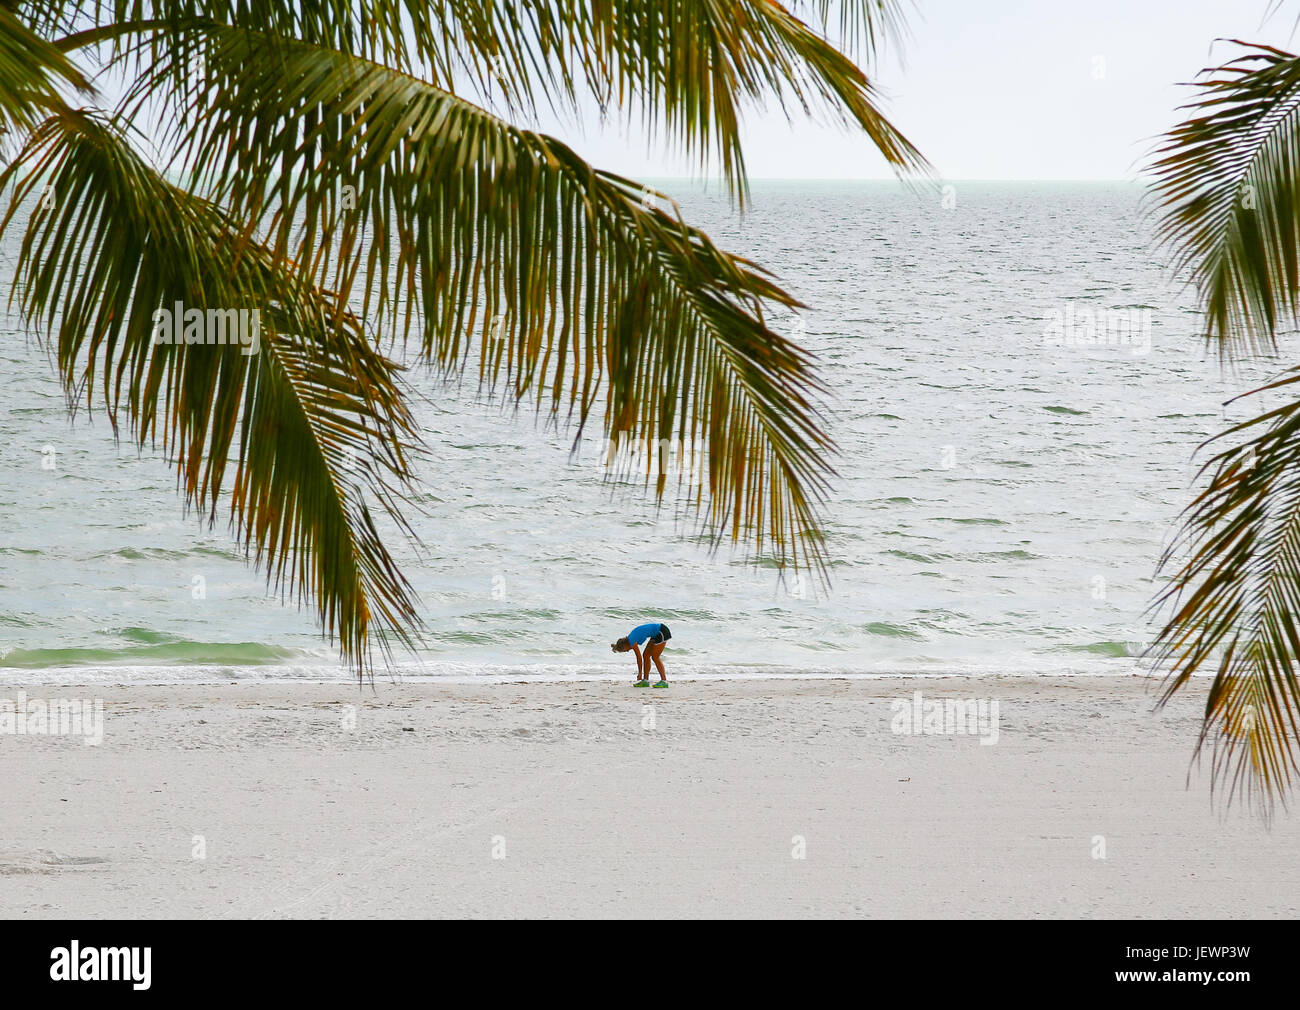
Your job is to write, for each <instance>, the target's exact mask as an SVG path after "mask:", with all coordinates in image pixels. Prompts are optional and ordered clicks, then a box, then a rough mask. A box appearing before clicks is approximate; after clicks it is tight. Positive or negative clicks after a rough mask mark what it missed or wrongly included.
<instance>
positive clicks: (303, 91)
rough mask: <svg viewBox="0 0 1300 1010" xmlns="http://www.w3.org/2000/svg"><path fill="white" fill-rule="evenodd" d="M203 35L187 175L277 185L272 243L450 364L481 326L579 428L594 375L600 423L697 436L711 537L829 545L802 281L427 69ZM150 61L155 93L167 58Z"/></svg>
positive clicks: (262, 197) (524, 378) (514, 377)
mask: <svg viewBox="0 0 1300 1010" xmlns="http://www.w3.org/2000/svg"><path fill="white" fill-rule="evenodd" d="M206 38H207V41H208V43H209V49H208V52H207V59H208V62H207V66H208V72H209V74H211V75H212V79H213V80H214V81H216V82H219V86H214V87H213V88H212V89H211V92H210V97H209V98H208V99H207V100H206V102H205V103H204V104H203V105H202V106H201V107H200V106H199V105H198V104H197V103H196V104H195V105H194V106H193V107H192V108H191V109H190V110H189V111H188V113H187V116H186V117H185V119H186V121H187V122H188V123H189V124H191V126H190V128H189V129H188V132H187V134H186V135H185V137H184V138H183V139H184V142H185V152H186V157H187V160H189V161H191V162H192V163H193V164H194V165H196V166H197V169H196V175H195V178H194V180H193V181H194V185H195V186H196V187H198V188H200V189H203V190H205V191H210V192H213V193H215V194H219V198H220V199H222V200H223V201H228V202H229V203H230V204H231V205H232V206H234V207H237V208H240V209H241V212H242V213H243V214H244V215H246V216H247V217H248V218H249V219H258V218H260V217H261V216H262V215H263V213H264V211H265V210H266V208H268V207H272V208H273V211H272V212H271V216H270V218H269V220H270V229H271V232H272V234H273V235H274V236H275V238H274V244H275V247H276V248H277V249H279V250H281V252H282V253H283V254H284V255H285V256H287V257H289V258H291V259H294V260H296V261H297V262H298V263H300V264H303V265H304V266H307V267H309V270H310V272H311V277H312V278H313V279H315V280H317V281H328V282H329V283H330V284H331V285H332V286H333V287H335V288H336V289H337V290H339V291H340V292H343V293H345V294H355V295H356V296H357V298H358V299H359V300H360V301H361V303H362V305H363V309H362V311H363V313H364V314H366V315H368V316H370V315H373V316H374V318H376V319H377V320H378V321H379V323H380V325H381V326H387V327H388V328H390V329H391V331H392V332H393V333H394V334H400V335H401V336H403V337H406V336H408V335H409V334H410V333H411V330H412V327H416V328H417V333H418V339H419V341H420V344H421V347H422V350H423V351H424V353H425V354H426V355H428V356H429V357H430V358H432V359H433V360H435V361H436V362H438V363H439V364H440V365H441V366H442V367H443V368H444V369H445V370H446V371H448V372H450V373H456V372H459V371H460V370H461V369H462V368H464V367H465V365H466V364H467V362H468V361H469V360H470V355H471V353H472V352H471V349H470V348H471V338H472V339H473V340H474V342H475V343H476V345H477V355H475V358H476V361H477V370H478V376H479V378H480V380H481V381H482V382H483V383H484V384H485V386H486V387H487V388H493V387H494V386H495V384H496V383H497V382H498V381H500V380H502V379H504V380H505V381H506V382H507V383H508V393H507V395H509V396H510V397H512V398H514V399H516V400H523V399H525V398H529V397H531V398H532V400H533V402H534V403H535V404H536V405H537V407H538V408H541V407H543V406H546V407H548V409H549V411H550V416H551V417H552V418H553V419H555V420H559V419H561V418H562V417H568V418H571V419H573V420H574V421H575V422H576V428H577V436H580V435H581V432H582V430H583V427H584V425H585V424H586V422H587V420H588V416H589V414H590V413H591V411H592V410H593V409H594V408H596V407H597V405H598V404H599V401H600V399H601V398H602V397H603V399H604V402H603V406H604V411H603V426H604V430H605V434H606V435H607V436H608V437H609V438H610V439H611V440H615V441H618V440H624V441H632V442H635V443H638V444H645V443H646V442H649V443H650V444H651V445H653V446H658V445H660V444H662V443H668V444H669V445H670V446H674V447H676V446H688V447H696V446H698V447H699V449H700V451H699V452H698V454H696V455H695V456H694V458H693V460H692V463H693V464H694V468H693V469H692V470H691V471H690V472H681V471H679V473H678V482H679V484H685V485H688V486H689V487H691V488H693V489H694V495H695V497H694V504H695V505H696V506H697V507H698V508H700V509H702V511H703V514H704V519H705V521H706V523H707V524H708V525H709V527H710V528H711V530H712V531H713V534H714V536H715V537H716V538H719V539H720V538H721V537H723V536H725V535H727V534H729V535H730V537H731V539H732V540H733V542H734V541H739V540H740V539H742V538H745V539H749V540H750V541H751V542H753V543H754V544H755V545H756V546H757V547H758V549H760V550H768V549H770V550H772V551H773V552H774V553H775V554H776V555H777V556H778V558H779V559H780V560H781V561H782V562H789V563H792V564H795V565H813V566H820V565H821V563H822V562H823V560H824V557H823V552H822V549H821V539H820V536H819V535H818V532H817V531H818V525H819V520H818V516H817V508H818V506H819V504H820V502H821V500H822V498H823V495H824V492H825V490H826V487H827V481H828V478H829V476H830V473H831V470H830V465H829V456H828V454H829V452H830V450H831V448H832V445H831V442H830V440H829V438H828V437H827V436H826V435H825V434H824V433H823V431H822V425H821V418H820V414H819V412H818V408H817V405H816V400H817V397H818V396H819V395H820V394H821V392H822V389H821V386H820V385H819V383H818V382H817V380H816V379H815V378H814V376H813V374H812V358H811V357H810V356H809V355H808V354H807V353H806V352H803V351H801V350H800V349H799V348H798V347H797V346H796V345H794V344H792V343H791V342H790V341H788V340H787V339H785V338H784V337H782V336H781V335H780V334H778V333H776V332H774V331H773V330H772V329H771V328H770V327H768V326H767V324H766V323H765V321H764V312H763V305H764V303H775V304H778V305H783V306H785V307H787V308H793V307H795V306H797V305H798V304H799V303H798V302H797V301H796V300H795V299H794V298H793V297H791V296H790V295H788V294H787V293H785V292H784V291H782V290H781V289H780V288H778V287H777V286H776V285H775V284H773V283H772V282H771V280H769V279H768V278H767V277H766V276H764V275H763V274H762V273H761V272H760V271H759V270H758V269H757V268H755V267H754V265H753V264H751V263H749V262H748V261H746V260H743V259H741V258H739V257H735V256H730V255H728V254H726V253H724V252H722V251H721V250H719V249H718V248H717V247H716V246H714V245H713V244H712V242H710V241H709V240H708V238H707V236H705V235H703V234H702V233H701V232H699V231H697V230H696V229H693V228H690V227H689V226H688V225H686V224H685V223H684V222H683V221H682V220H681V219H680V217H679V216H678V215H676V214H673V213H669V212H668V211H667V210H665V209H662V208H657V207H652V206H647V205H646V201H645V196H646V193H645V191H644V190H643V189H642V188H640V187H637V186H636V185H635V184H634V183H632V182H631V181H630V180H627V179H622V178H619V177H617V176H614V175H611V174H608V173H604V172H599V171H596V170H594V169H592V168H591V167H590V166H588V165H587V164H586V163H585V162H583V161H582V160H581V159H580V158H578V156H577V155H576V154H574V153H573V151H572V150H570V149H569V148H568V147H566V146H565V145H563V144H561V143H560V142H558V141H556V140H554V139H552V138H549V137H545V136H543V135H540V134H536V133H532V132H529V131H523V130H518V129H515V128H513V127H511V126H509V125H507V124H505V123H504V122H502V121H501V120H499V119H497V118H496V117H494V116H492V115H490V114H489V113H487V112H486V111H484V110H483V109H481V108H479V107H477V106H475V105H472V104H471V103H469V102H467V101H465V100H463V99H461V98H458V97H456V96H454V95H452V94H450V93H448V92H445V91H442V90H441V89H439V88H436V87H434V86H433V85H430V84H427V83H425V82H423V81H420V80H418V79H416V78H413V77H410V76H408V75H405V74H401V73H399V72H397V71H394V70H392V69H390V68H388V67H384V66H380V65H378V64H374V63H371V62H369V61H366V60H363V59H361V58H358V57H352V56H346V55H344V54H341V53H338V52H335V51H333V50H328V49H324V48H320V47H317V46H312V45H307V44H303V43H291V42H285V41H280V42H278V43H275V44H274V46H273V47H272V49H271V51H272V52H273V55H272V56H270V57H268V56H267V55H266V54H267V53H268V47H269V46H271V43H270V42H269V41H268V39H267V38H266V37H265V36H261V35H260V34H258V33H250V32H244V31H240V30H227V29H212V30H210V31H208V32H207V33H206ZM153 73H154V75H156V76H155V78H154V79H148V80H146V81H145V82H144V85H143V88H144V90H145V91H146V92H147V93H154V92H155V90H156V89H157V88H158V87H161V84H159V83H158V82H159V81H162V80H166V79H170V78H171V76H172V74H173V68H172V67H171V66H170V65H169V64H168V63H167V62H166V61H164V62H161V63H159V64H158V65H157V66H156V67H155V68H154V71H153ZM254 102H255V103H256V105H253V104H252V103H254ZM250 107H256V108H257V110H258V113H259V119H258V121H257V126H256V129H249V128H248V123H247V118H246V116H247V111H248V109H249V108H250ZM290 124H299V125H298V126H297V127H294V128H290ZM345 187H351V192H352V194H353V195H354V196H355V201H354V202H355V206H352V205H351V204H350V203H349V201H347V200H346V199H345V197H346V195H347V194H348V190H347V189H345ZM367 235H380V236H384V237H385V239H386V240H385V241H372V242H369V243H367V242H366V241H365V237H366V236H367ZM358 279H359V280H358ZM358 283H359V284H360V285H361V289H360V290H354V286H355V285H356V284H358ZM620 459H623V460H625V461H626V462H628V464H629V465H631V461H630V460H627V459H626V457H620ZM656 462H657V461H656V460H655V459H654V454H653V453H651V454H646V459H645V464H646V467H647V476H648V477H653V478H655V479H656V489H657V491H658V492H659V493H662V492H663V491H664V489H665V487H666V486H667V485H666V480H665V479H660V478H661V477H663V475H662V474H661V473H659V470H658V468H657V466H656V465H655V464H656ZM706 497H707V500H706Z"/></svg>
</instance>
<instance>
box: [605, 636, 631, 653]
mask: <svg viewBox="0 0 1300 1010" xmlns="http://www.w3.org/2000/svg"><path fill="white" fill-rule="evenodd" d="M610 648H611V649H613V650H614V651H615V652H627V650H628V649H630V648H632V643H630V642H629V641H628V640H627V639H626V638H620V639H619V640H618V641H617V642H615V643H614V644H612V645H611V646H610Z"/></svg>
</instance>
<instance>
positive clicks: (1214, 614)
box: [1152, 371, 1300, 816]
mask: <svg viewBox="0 0 1300 1010" xmlns="http://www.w3.org/2000/svg"><path fill="white" fill-rule="evenodd" d="M1296 383H1300V371H1296V372H1292V373H1291V374H1290V375H1289V376H1288V377H1286V378H1284V379H1282V380H1281V381H1278V382H1275V383H1273V384H1271V385H1269V386H1266V387H1264V389H1263V390H1256V392H1257V393H1258V392H1265V391H1276V390H1285V391H1287V392H1294V387H1295V385H1296ZM1224 438H1232V439H1233V440H1234V441H1239V444H1236V445H1234V446H1232V447H1231V448H1226V449H1223V450H1222V451H1220V452H1218V453H1217V454H1216V455H1215V456H1214V457H1213V458H1211V459H1210V460H1209V461H1208V462H1207V463H1206V464H1205V467H1204V470H1205V472H1208V473H1210V474H1211V477H1210V481H1209V486H1208V487H1207V488H1206V489H1205V490H1204V491H1203V492H1202V493H1201V494H1200V495H1199V496H1198V497H1197V499H1196V500H1195V501H1194V502H1193V503H1192V505H1191V506H1189V508H1188V510H1187V513H1186V517H1185V519H1186V521H1185V526H1184V528H1183V530H1182V533H1181V535H1180V537H1179V538H1178V540H1177V541H1176V542H1175V543H1174V544H1173V545H1172V546H1171V547H1170V549H1169V551H1168V552H1167V553H1166V555H1165V557H1164V558H1163V559H1162V562H1161V569H1162V570H1168V569H1171V568H1174V567H1175V563H1174V559H1175V558H1183V557H1185V558H1186V559H1187V560H1185V561H1181V562H1180V563H1179V564H1178V565H1177V567H1176V570H1175V571H1173V574H1172V579H1171V582H1170V584H1169V586H1168V587H1166V589H1165V590H1164V592H1163V593H1162V595H1161V596H1160V598H1159V600H1158V601H1157V606H1167V607H1169V608H1170V610H1171V616H1170V619H1169V621H1168V623H1167V624H1166V626H1165V627H1164V628H1163V630H1162V631H1161V633H1160V635H1159V636H1158V637H1157V640H1156V642H1155V644H1154V646H1153V651H1152V655H1153V657H1154V658H1155V659H1156V660H1157V662H1159V663H1162V664H1167V665H1169V667H1170V668H1171V672H1170V674H1169V676H1168V678H1167V679H1166V682H1165V686H1164V693H1163V697H1162V699H1161V703H1162V704H1164V703H1165V702H1167V701H1168V700H1169V698H1171V697H1172V696H1173V694H1174V693H1175V692H1176V691H1178V690H1179V689H1180V688H1182V687H1184V686H1185V685H1186V684H1187V682H1188V680H1189V679H1190V678H1191V677H1192V675H1193V674H1195V673H1196V672H1197V671H1198V670H1201V669H1203V668H1210V669H1213V670H1214V672H1215V677H1214V681H1213V683H1212V684H1211V686H1210V692H1209V697H1208V699H1207V702H1206V710H1205V721H1204V723H1203V726H1202V730H1201V736H1200V740H1199V742H1198V751H1199V750H1200V748H1202V747H1204V746H1205V745H1206V743H1207V742H1209V741H1213V759H1212V765H1213V775H1212V782H1214V783H1219V782H1226V783H1227V784H1228V796H1227V799H1228V801H1229V802H1231V801H1232V799H1233V798H1234V797H1235V796H1236V795H1238V794H1240V795H1242V796H1243V797H1244V798H1245V799H1246V801H1247V802H1248V803H1250V804H1251V805H1252V806H1255V807H1256V808H1257V809H1259V810H1260V811H1261V812H1262V813H1264V814H1265V816H1268V815H1270V814H1271V812H1272V809H1273V806H1274V803H1275V801H1276V800H1278V799H1281V800H1282V801H1283V802H1285V796H1286V792H1287V790H1288V789H1289V788H1290V786H1291V784H1292V783H1293V781H1294V776H1295V774H1296V773H1297V771H1300V767H1298V766H1297V763H1296V744H1295V741H1296V740H1298V739H1300V732H1298V731H1300V724H1298V723H1297V717H1298V716H1300V682H1297V679H1296V662H1297V661H1298V660H1300V628H1298V627H1297V614H1300V453H1297V451H1296V446H1297V445H1300V401H1293V402H1291V403H1288V404H1286V405H1284V406H1282V407H1279V408H1277V409H1274V410H1271V411H1269V412H1267V413H1265V414H1263V415H1261V416H1260V417H1257V418H1254V419H1253V420H1250V421H1247V422H1245V423H1243V424H1239V425H1236V426H1235V427H1233V428H1231V429H1230V430H1228V431H1226V432H1224V433H1223V434H1221V435H1219V436H1217V437H1216V441H1217V440H1218V439H1224Z"/></svg>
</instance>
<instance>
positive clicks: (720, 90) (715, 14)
mask: <svg viewBox="0 0 1300 1010" xmlns="http://www.w3.org/2000/svg"><path fill="white" fill-rule="evenodd" d="M801 6H802V5H801ZM808 6H810V7H811V8H813V13H814V14H815V15H816V16H817V17H818V18H820V19H821V20H822V21H823V22H828V21H830V20H831V19H832V15H833V13H834V12H835V11H837V10H838V11H840V13H841V15H842V16H841V19H840V20H841V23H842V26H843V28H844V30H845V31H847V32H848V33H849V37H850V38H851V39H854V40H858V39H861V40H864V45H866V46H867V47H868V49H869V50H870V51H874V49H875V47H876V46H878V45H880V44H881V43H882V42H883V40H884V38H885V37H887V36H896V35H898V34H901V30H902V24H903V18H902V12H901V9H900V6H899V5H898V4H897V3H896V2H895V0H875V2H847V3H845V4H843V5H840V4H838V3H829V2H826V0H819V2H817V3H815V4H811V5H808ZM88 16H89V17H91V18H97V23H96V24H95V25H94V26H93V27H92V28H88V29H87V30H86V32H85V33H84V35H82V36H79V37H77V38H75V39H74V40H73V41H72V42H71V43H70V44H83V43H89V42H90V41H102V40H105V39H117V40H125V39H129V38H130V37H131V36H140V37H142V38H143V39H144V41H145V46H144V47H143V48H139V49H137V48H133V46H132V45H131V44H128V45H126V47H125V50H126V51H131V52H135V53H136V54H137V55H138V56H139V62H137V63H136V64H135V67H136V70H137V71H140V70H143V69H145V68H146V67H149V66H154V65H156V64H157V63H158V62H159V61H161V60H164V59H166V60H170V61H172V62H173V64H175V63H176V57H177V55H178V54H188V53H189V52H192V51H193V50H194V48H195V47H196V46H198V45H200V44H201V38H200V37H199V36H198V35H196V30H201V29H203V28H204V27H206V26H208V25H212V24H217V25H226V26H237V27H240V28H244V29H249V30H256V31H260V32H264V33H266V34H267V35H270V36H272V37H275V38H279V39H285V40H294V41H302V42H308V43H314V44H317V45H320V46H322V47H324V48H328V49H332V50H335V51H337V52H341V53H345V54H348V55H355V56H360V57H363V58H365V59H368V60H371V61H374V62H377V63H382V64H384V65H386V66H389V67H392V68H393V69H397V70H402V71H406V72H410V73H415V74H417V75H419V76H422V77H423V78H424V79H427V80H428V81H429V83H432V84H434V85H435V86H437V87H439V88H441V89H442V90H444V91H447V92H449V93H452V94H458V93H460V92H459V85H460V84H462V83H464V82H466V81H470V82H473V83H474V84H475V85H476V86H477V91H478V92H479V93H480V95H482V96H486V97H488V98H490V99H495V100H499V101H500V102H501V103H502V106H503V108H502V110H501V111H502V112H504V113H506V114H510V113H515V112H521V111H522V112H531V111H532V110H534V109H535V108H536V107H537V105H538V104H539V102H546V103H547V104H549V105H550V106H551V107H553V108H557V107H563V108H567V109H570V110H576V109H577V108H578V107H579V102H580V100H581V98H582V97H583V96H584V95H593V96H595V98H596V99H597V100H598V101H599V102H600V103H601V105H602V107H603V108H606V109H617V110H620V114H621V115H625V116H627V117H629V118H633V117H636V116H638V115H639V116H640V118H641V119H642V121H643V122H644V124H645V125H646V126H647V127H649V128H650V130H651V132H652V133H656V132H658V128H659V127H660V125H661V124H662V128H663V131H664V134H665V135H666V136H667V137H668V138H669V139H670V140H672V141H674V142H676V143H678V144H680V145H681V146H682V148H683V149H684V150H687V151H693V152H696V153H697V154H698V155H699V158H700V161H701V164H702V166H707V165H708V164H709V163H710V162H711V161H712V160H713V159H715V158H716V159H717V161H718V162H719V163H720V167H721V169H722V172H723V175H724V177H725V178H726V180H727V181H728V183H729V185H730V186H731V187H732V190H733V192H735V193H736V194H738V195H740V196H741V197H742V199H743V196H744V158H743V153H742V151H741V143H740V129H741V121H742V118H743V106H744V105H745V104H746V103H749V104H753V105H758V104H761V103H762V102H763V101H764V100H766V99H768V98H776V99H777V100H779V101H780V102H781V103H782V105H783V106H784V105H786V104H787V103H793V105H794V106H795V107H797V108H799V109H801V110H802V111H804V112H807V113H815V112H818V111H822V112H826V113H829V114H830V115H832V116H834V117H836V118H837V119H839V120H841V121H843V122H845V123H848V124H852V125H854V126H856V127H858V128H861V129H862V130H864V131H865V132H866V134H867V135H868V136H869V137H870V138H871V139H872V141H873V142H874V143H875V145H876V147H877V149H878V150H879V151H880V152H881V154H882V155H883V156H884V157H885V159H886V161H887V162H888V163H889V164H890V165H892V166H893V167H894V168H896V169H898V170H900V171H904V172H916V171H927V170H928V165H927V163H926V162H925V159H924V158H923V157H922V156H921V155H920V153H919V152H918V151H917V150H916V148H915V147H914V146H913V145H912V144H911V143H910V142H909V141H908V140H907V138H906V137H905V136H904V135H903V134H902V133H901V132H900V131H899V130H898V129H897V128H896V127H894V125H893V124H892V123H891V122H890V121H889V119H888V118H887V116H886V115H885V114H884V112H883V111H882V109H881V107H880V99H879V95H878V94H877V91H876V89H875V87H874V86H873V85H872V84H871V82H870V81H868V79H867V77H866V75H865V74H864V73H863V71H862V70H861V69H860V68H858V67H857V66H856V65H855V64H854V63H853V61H852V60H850V59H849V58H848V57H847V56H845V55H844V54H843V53H841V52H840V51H839V50H838V49H836V48H835V46H833V45H832V44H831V43H830V42H828V41H827V39H826V38H825V36H824V34H822V33H820V32H818V31H815V30H814V29H813V28H812V27H810V26H809V25H808V24H807V23H805V22H804V21H803V20H800V19H799V18H798V17H796V16H795V15H794V14H793V13H792V12H791V11H790V10H789V9H787V8H786V7H784V6H782V5H781V4H778V3H773V2H771V0H736V2H732V3H726V4H718V3H713V2H710V0H678V2H675V3H671V4H665V3H663V2H662V0H595V2H592V0H532V2H529V3H521V2H519V0H432V2H430V0H388V2H381V3H377V4H370V5H366V6H365V7H364V8H359V7H355V6H354V5H352V4H349V3H344V2H342V0H331V2H328V3H323V4H302V5H287V4H280V3H272V2H266V0H218V2H216V3H204V4H197V3H195V2H194V0H115V3H114V4H113V5H112V6H111V8H110V7H106V8H105V9H103V10H102V12H100V11H99V10H98V9H97V8H96V9H91V10H90V11H88ZM121 51H123V50H122V49H121V48H119V54H120V52H121ZM188 97H189V96H187V98H188Z"/></svg>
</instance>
